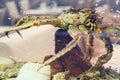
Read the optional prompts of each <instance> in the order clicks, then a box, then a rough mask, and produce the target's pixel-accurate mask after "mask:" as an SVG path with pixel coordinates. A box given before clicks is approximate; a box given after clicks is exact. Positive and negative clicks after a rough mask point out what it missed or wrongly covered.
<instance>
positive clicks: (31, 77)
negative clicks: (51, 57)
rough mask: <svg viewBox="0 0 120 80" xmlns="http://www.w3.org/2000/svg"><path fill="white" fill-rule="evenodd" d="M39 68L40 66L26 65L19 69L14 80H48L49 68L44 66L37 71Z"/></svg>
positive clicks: (35, 64) (36, 64) (37, 64)
mask: <svg viewBox="0 0 120 80" xmlns="http://www.w3.org/2000/svg"><path fill="white" fill-rule="evenodd" d="M40 66H42V64H39V63H26V64H25V65H23V67H22V68H21V69H20V72H19V74H18V76H17V78H16V80H50V66H49V65H48V66H45V67H43V68H41V69H40V70H39V71H37V69H38V68H39V67H40Z"/></svg>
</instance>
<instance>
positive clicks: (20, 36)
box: [16, 30, 23, 38]
mask: <svg viewBox="0 0 120 80" xmlns="http://www.w3.org/2000/svg"><path fill="white" fill-rule="evenodd" d="M16 32H17V33H18V34H19V35H20V37H21V38H23V36H22V35H21V33H20V31H19V30H16Z"/></svg>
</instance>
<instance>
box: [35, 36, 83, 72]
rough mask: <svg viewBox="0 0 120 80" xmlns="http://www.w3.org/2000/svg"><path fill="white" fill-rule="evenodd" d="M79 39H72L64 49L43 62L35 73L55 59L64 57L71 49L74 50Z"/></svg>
mask: <svg viewBox="0 0 120 80" xmlns="http://www.w3.org/2000/svg"><path fill="white" fill-rule="evenodd" d="M80 39H81V37H77V38H76V39H73V40H72V41H71V42H70V43H69V44H67V45H66V47H65V48H63V49H62V50H61V51H59V52H58V53H57V54H56V55H55V56H53V57H51V58H50V59H48V60H47V61H45V62H44V63H43V65H42V66H41V67H39V68H38V70H37V71H39V70H40V69H41V68H42V67H44V66H46V65H48V64H50V63H51V62H53V61H54V60H56V59H57V58H59V57H61V56H63V55H65V54H66V53H67V52H68V51H70V50H71V49H72V48H74V47H75V46H76V45H77V44H78V42H79V40H80Z"/></svg>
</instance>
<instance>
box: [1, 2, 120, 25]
mask: <svg viewBox="0 0 120 80" xmlns="http://www.w3.org/2000/svg"><path fill="white" fill-rule="evenodd" d="M71 7H74V8H96V10H97V12H98V13H99V14H100V15H101V16H103V17H104V22H105V23H109V24H112V23H115V24H119V23H120V0H0V26H1V27H5V26H12V25H14V24H15V23H16V22H17V20H19V18H21V17H22V16H23V15H30V16H31V15H37V16H41V15H55V16H58V15H59V14H60V13H61V12H62V11H63V10H65V9H69V8H71Z"/></svg>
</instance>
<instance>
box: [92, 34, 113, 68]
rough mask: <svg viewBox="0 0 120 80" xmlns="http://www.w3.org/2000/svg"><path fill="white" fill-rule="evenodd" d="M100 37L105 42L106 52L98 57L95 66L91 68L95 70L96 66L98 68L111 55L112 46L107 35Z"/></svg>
mask: <svg viewBox="0 0 120 80" xmlns="http://www.w3.org/2000/svg"><path fill="white" fill-rule="evenodd" d="M101 39H102V40H103V41H104V43H105V47H106V51H107V53H106V54H104V55H102V56H101V57H99V58H98V60H97V62H96V64H95V66H94V67H93V68H91V70H95V69H96V68H99V67H100V66H102V65H103V64H105V63H107V62H108V61H109V60H110V59H111V57H112V52H113V46H112V43H111V41H110V38H109V37H107V36H102V38H101Z"/></svg>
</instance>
